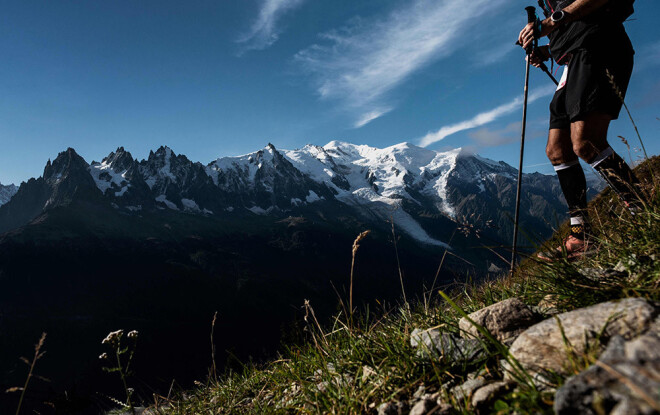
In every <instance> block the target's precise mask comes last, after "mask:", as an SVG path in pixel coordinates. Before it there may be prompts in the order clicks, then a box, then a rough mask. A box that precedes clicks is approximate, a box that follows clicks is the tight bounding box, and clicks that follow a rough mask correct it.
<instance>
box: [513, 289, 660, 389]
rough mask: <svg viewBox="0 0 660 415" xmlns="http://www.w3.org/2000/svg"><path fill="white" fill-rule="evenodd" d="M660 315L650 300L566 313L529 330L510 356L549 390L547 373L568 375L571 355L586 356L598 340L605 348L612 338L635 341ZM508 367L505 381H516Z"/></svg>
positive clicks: (636, 299) (599, 306) (612, 303)
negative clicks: (590, 347) (619, 337)
mask: <svg viewBox="0 0 660 415" xmlns="http://www.w3.org/2000/svg"><path fill="white" fill-rule="evenodd" d="M659 311H660V310H659V309H658V307H656V306H655V305H653V304H652V303H650V302H648V301H647V300H644V299H642V298H627V299H624V300H617V301H609V302H605V303H600V304H596V305H593V306H590V307H586V308H581V309H578V310H573V311H570V312H567V313H562V314H559V315H557V316H554V317H553V318H549V319H547V320H544V321H542V322H540V323H538V324H535V325H533V326H532V327H530V328H528V329H527V330H525V331H524V332H523V333H522V334H520V336H518V338H517V339H516V340H515V341H514V342H513V344H512V345H511V347H510V349H509V352H510V354H511V356H512V357H513V358H514V359H516V360H517V361H518V363H519V364H520V365H521V366H522V368H523V369H524V370H525V371H526V372H527V373H528V374H529V375H531V376H532V378H533V380H534V382H535V383H536V384H537V386H539V387H541V388H543V387H547V386H548V382H549V376H546V374H547V373H549V372H555V373H558V374H563V375H566V374H567V373H568V371H567V369H568V367H567V366H566V364H567V361H568V359H567V357H568V355H569V353H570V352H572V353H578V354H580V353H583V352H585V351H586V349H587V347H588V346H589V345H593V344H594V342H596V339H600V342H601V344H602V346H605V345H606V344H605V343H606V342H607V339H608V338H612V337H614V336H617V335H618V336H621V337H622V338H623V339H625V340H629V339H632V338H634V337H636V336H637V335H639V334H641V333H643V332H645V331H646V330H647V329H648V328H649V326H650V325H651V324H652V323H653V320H654V318H655V317H656V315H657V314H658V312H659ZM562 331H563V335H562ZM564 336H565V339H564ZM504 366H505V367H504V368H505V370H506V372H507V373H506V375H505V378H506V379H512V378H515V376H514V375H513V368H512V367H511V365H510V364H505V365H504Z"/></svg>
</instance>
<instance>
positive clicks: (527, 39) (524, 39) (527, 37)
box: [518, 18, 557, 49]
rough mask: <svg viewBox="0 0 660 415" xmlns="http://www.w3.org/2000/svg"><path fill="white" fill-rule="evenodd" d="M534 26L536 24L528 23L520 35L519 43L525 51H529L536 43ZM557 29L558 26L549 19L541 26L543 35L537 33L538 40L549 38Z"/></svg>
mask: <svg viewBox="0 0 660 415" xmlns="http://www.w3.org/2000/svg"><path fill="white" fill-rule="evenodd" d="M534 25H535V23H527V26H525V27H523V30H521V31H520V34H519V35H518V43H520V45H521V46H522V48H523V49H527V48H528V47H529V46H530V45H531V44H532V42H533V41H534ZM556 28H557V24H556V23H555V22H553V21H552V20H550V19H549V18H548V19H545V20H543V21H542V22H541V26H540V29H541V33H537V38H539V39H540V38H542V37H544V36H548V35H549V34H550V33H552V31H553V30H555V29H556Z"/></svg>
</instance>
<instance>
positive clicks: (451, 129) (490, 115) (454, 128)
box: [419, 87, 555, 147]
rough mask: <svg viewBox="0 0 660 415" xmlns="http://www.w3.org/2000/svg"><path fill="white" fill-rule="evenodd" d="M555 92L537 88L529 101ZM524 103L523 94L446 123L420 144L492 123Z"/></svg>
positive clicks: (436, 140) (431, 142) (551, 89)
mask: <svg viewBox="0 0 660 415" xmlns="http://www.w3.org/2000/svg"><path fill="white" fill-rule="evenodd" d="M554 92H555V88H554V87H546V88H543V89H539V90H536V91H534V92H533V93H531V94H529V97H528V101H527V102H528V104H531V103H532V102H534V101H536V100H537V99H539V98H542V97H546V96H548V95H551V94H553V93H554ZM522 104H523V97H522V95H521V96H519V97H516V98H515V99H514V100H513V101H511V102H508V103H506V104H503V105H500V106H499V107H495V108H493V109H492V110H489V111H486V112H482V113H480V114H477V115H475V116H474V117H472V118H470V119H469V120H465V121H461V122H458V123H455V124H451V125H446V126H444V127H442V128H440V129H439V130H437V131H432V132H429V133H428V134H426V135H425V136H424V137H422V138H421V139H420V140H419V145H420V146H422V147H427V146H429V145H431V144H433V143H437V142H438V141H441V140H443V139H444V138H446V137H448V136H450V135H452V134H456V133H458V132H461V131H465V130H469V129H472V128H477V127H481V126H482V125H486V124H488V123H491V122H493V121H495V120H496V119H498V118H500V117H502V116H504V115H508V114H511V113H512V112H514V111H516V110H519V109H521V108H522Z"/></svg>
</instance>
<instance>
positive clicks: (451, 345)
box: [410, 329, 484, 364]
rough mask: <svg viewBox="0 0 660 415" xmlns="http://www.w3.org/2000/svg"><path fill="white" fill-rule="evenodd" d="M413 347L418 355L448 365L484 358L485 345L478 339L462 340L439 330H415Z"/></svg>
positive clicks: (411, 342)
mask: <svg viewBox="0 0 660 415" xmlns="http://www.w3.org/2000/svg"><path fill="white" fill-rule="evenodd" d="M410 344H411V346H413V347H415V348H416V349H417V355H418V356H421V357H425V358H439V359H441V360H443V361H445V362H447V363H450V364H453V363H460V362H465V361H471V360H474V359H477V358H480V357H482V356H484V350H483V345H482V344H481V342H480V341H479V340H476V339H462V338H460V337H458V336H455V335H453V334H450V333H441V332H440V330H438V329H428V330H420V329H415V330H413V332H412V334H411V335H410Z"/></svg>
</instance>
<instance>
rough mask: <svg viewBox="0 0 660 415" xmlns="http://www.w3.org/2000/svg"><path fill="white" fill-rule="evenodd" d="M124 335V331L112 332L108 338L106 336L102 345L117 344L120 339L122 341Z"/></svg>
mask: <svg viewBox="0 0 660 415" xmlns="http://www.w3.org/2000/svg"><path fill="white" fill-rule="evenodd" d="M123 335H124V330H117V331H113V332H110V333H109V334H108V335H107V336H105V339H103V341H102V342H101V344H112V343H115V342H116V341H119V339H121V336H123Z"/></svg>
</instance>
